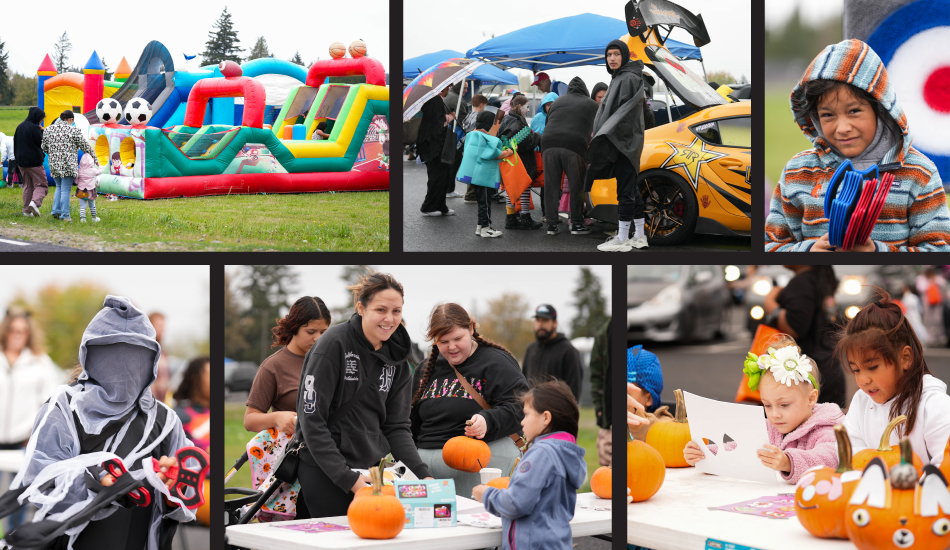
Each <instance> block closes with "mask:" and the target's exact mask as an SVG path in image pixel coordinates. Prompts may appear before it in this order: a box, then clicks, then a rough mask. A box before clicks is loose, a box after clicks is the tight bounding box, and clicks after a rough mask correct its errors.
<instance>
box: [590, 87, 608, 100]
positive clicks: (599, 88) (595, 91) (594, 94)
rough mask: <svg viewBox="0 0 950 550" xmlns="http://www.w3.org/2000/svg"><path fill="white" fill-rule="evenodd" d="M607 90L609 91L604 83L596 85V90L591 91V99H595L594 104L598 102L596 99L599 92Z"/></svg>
mask: <svg viewBox="0 0 950 550" xmlns="http://www.w3.org/2000/svg"><path fill="white" fill-rule="evenodd" d="M606 89H607V85H606V84H604V83H603V82H598V83H597V84H594V89H593V90H591V91H590V98H591V99H593V100H594V102H595V103H596V101H597V100H596V99H595V98H596V97H597V92H599V91H601V90H606Z"/></svg>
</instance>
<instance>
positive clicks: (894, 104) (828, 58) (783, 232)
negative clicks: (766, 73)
mask: <svg viewBox="0 0 950 550" xmlns="http://www.w3.org/2000/svg"><path fill="white" fill-rule="evenodd" d="M791 109H792V114H793V115H794V116H795V121H796V122H797V123H798V125H799V127H800V128H801V129H802V132H803V133H804V134H805V136H806V137H807V138H808V139H809V140H810V141H811V142H812V143H813V144H814V147H813V148H812V149H808V150H806V151H802V152H801V153H799V154H797V155H795V156H794V157H792V159H791V160H790V161H789V162H788V164H786V166H785V170H784V172H783V173H782V177H781V179H780V180H779V183H778V185H777V186H776V188H775V191H774V193H773V194H772V199H771V204H770V207H769V215H768V218H767V219H766V222H765V250H766V252H807V251H810V252H831V251H834V250H835V249H834V247H832V246H831V244H830V243H829V242H828V228H829V219H828V217H826V216H825V212H824V202H825V193H826V192H828V184H829V182H830V180H831V177H832V175H833V174H834V172H835V170H836V169H837V168H838V167H839V166H840V165H841V163H842V162H844V161H845V159H849V160H850V161H851V163H852V164H853V165H854V167H855V169H857V170H864V169H866V168H868V167H870V166H872V165H875V164H877V165H878V166H879V167H881V168H882V170H881V172H882V173H883V172H884V171H885V170H886V171H887V172H888V173H890V174H892V175H893V176H894V183H893V184H892V186H891V189H890V191H889V192H888V194H887V198H886V202H885V204H884V208H883V210H882V211H881V214H880V216H879V217H878V220H877V222H876V223H875V225H874V230H873V231H872V232H871V235H870V237H869V238H868V240H867V241H866V242H864V243H858V244H856V245H855V246H854V248H853V250H855V251H863V252H870V251H878V252H888V251H891V252H898V251H902V252H920V251H943V252H946V251H950V244H948V243H950V211H948V209H947V197H946V195H945V194H944V190H943V184H942V182H941V180H940V174H939V173H938V172H937V168H936V166H935V165H934V164H933V162H931V160H930V159H928V158H927V157H926V156H925V155H924V154H923V153H921V152H920V151H918V150H917V149H915V148H914V147H913V144H912V139H911V135H910V131H909V125H908V121H907V117H906V116H905V114H904V112H903V109H901V106H900V104H899V103H898V101H897V96H896V94H895V93H894V90H893V88H892V87H891V86H890V84H889V82H888V79H887V70H886V69H885V67H884V64H883V63H882V62H881V60H880V58H879V57H878V56H877V54H876V53H875V52H874V50H872V49H871V48H870V47H869V46H868V45H867V44H865V43H864V42H861V41H860V40H854V39H852V40H845V41H843V42H839V43H838V44H833V45H831V46H828V47H826V48H825V49H824V50H822V52H821V53H820V54H818V56H817V57H816V58H815V59H814V61H812V63H811V65H809V67H808V69H807V70H806V71H805V74H804V75H803V76H802V79H801V80H800V81H799V83H798V84H797V85H796V86H795V88H794V89H793V90H792V94H791Z"/></svg>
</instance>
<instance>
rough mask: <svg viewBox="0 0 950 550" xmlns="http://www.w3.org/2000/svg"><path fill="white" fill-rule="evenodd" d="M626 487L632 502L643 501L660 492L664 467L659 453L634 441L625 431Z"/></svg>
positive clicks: (664, 471)
mask: <svg viewBox="0 0 950 550" xmlns="http://www.w3.org/2000/svg"><path fill="white" fill-rule="evenodd" d="M627 439H628V440H627V487H628V488H629V489H630V496H632V497H633V501H634V502H641V501H644V500H646V499H648V498H650V497H652V496H653V495H655V494H656V492H657V491H659V490H660V487H661V486H662V485H663V480H664V479H665V478H666V465H665V464H663V457H662V456H660V452H659V451H657V450H656V449H654V448H653V447H651V446H649V445H647V444H646V443H644V442H642V441H636V440H634V439H633V436H632V435H631V434H630V430H629V429H628V430H627Z"/></svg>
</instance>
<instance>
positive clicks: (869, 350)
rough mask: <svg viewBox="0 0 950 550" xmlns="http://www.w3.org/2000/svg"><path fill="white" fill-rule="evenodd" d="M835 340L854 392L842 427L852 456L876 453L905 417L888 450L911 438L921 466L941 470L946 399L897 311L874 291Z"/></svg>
mask: <svg viewBox="0 0 950 550" xmlns="http://www.w3.org/2000/svg"><path fill="white" fill-rule="evenodd" d="M838 338H839V340H838V346H837V349H836V350H835V351H836V353H837V354H838V355H839V357H840V358H841V364H842V365H844V366H845V368H847V369H849V370H850V371H851V374H853V375H854V381H855V383H857V386H858V391H857V392H855V394H854V397H853V398H852V399H851V406H850V407H849V408H848V415H847V417H846V418H845V420H844V422H843V424H844V426H845V427H846V428H847V429H848V435H849V436H850V437H851V448H852V450H853V452H855V453H856V452H858V451H860V450H862V449H867V448H869V447H876V446H877V443H878V441H879V439H880V437H881V434H882V433H883V432H884V428H885V427H886V426H887V424H888V423H889V422H890V421H891V420H893V419H894V418H896V417H897V416H899V415H902V414H903V415H906V416H907V421H906V422H904V423H903V424H899V425H898V426H897V429H896V430H894V431H893V432H891V442H890V443H889V445H895V444H897V443H898V441H900V439H902V438H904V437H907V438H910V444H911V446H912V447H913V448H914V452H915V453H917V454H918V455H919V456H920V458H921V460H923V462H924V464H928V463H931V462H933V463H934V464H937V465H939V463H940V462H941V460H942V459H943V450H944V448H945V447H946V445H947V439H948V437H950V396H948V395H947V385H946V384H945V383H943V382H941V381H940V380H938V379H937V378H935V377H934V376H932V375H931V373H930V369H929V368H927V362H926V361H925V360H924V354H923V346H921V344H920V340H918V339H917V335H916V334H915V333H914V329H913V327H912V326H911V325H910V322H909V321H908V320H907V317H905V316H904V314H903V312H902V311H901V308H900V306H899V305H898V304H897V303H895V302H893V301H891V297H890V295H888V294H887V292H885V291H883V290H880V289H878V296H877V298H876V299H875V300H874V301H873V302H872V303H870V304H868V305H866V306H865V307H864V308H862V309H861V311H859V312H858V313H857V315H855V316H854V318H853V319H851V321H850V322H848V325H847V326H846V327H845V328H844V329H843V330H842V331H841V333H840V334H839V335H838Z"/></svg>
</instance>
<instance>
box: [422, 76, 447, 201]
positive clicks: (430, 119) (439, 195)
mask: <svg viewBox="0 0 950 550" xmlns="http://www.w3.org/2000/svg"><path fill="white" fill-rule="evenodd" d="M450 88H451V87H450V86H446V87H445V89H444V90H442V93H441V94H439V95H436V96H433V97H432V98H431V99H429V100H428V101H426V102H425V103H424V104H423V105H422V122H421V123H420V124H419V133H418V137H417V138H416V152H417V153H418V154H419V157H420V158H422V162H424V163H425V164H426V174H427V175H428V177H429V181H428V182H427V183H426V186H427V188H426V198H425V199H424V200H423V201H422V208H420V210H421V212H422V214H423V215H425V216H451V215H453V214H455V211H454V210H450V209H449V208H448V207H447V206H446V205H445V193H446V188H447V187H448V186H449V185H454V184H453V183H452V182H450V181H449V180H450V179H451V178H453V177H454V175H455V174H454V173H453V172H452V165H451V164H446V163H444V162H442V147H443V146H444V145H445V134H446V132H448V131H449V130H450V129H449V128H447V125H448V124H450V123H451V122H452V120H453V119H454V118H455V113H449V109H448V107H446V106H445V101H444V98H445V96H447V95H448V94H449V89H450Z"/></svg>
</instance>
